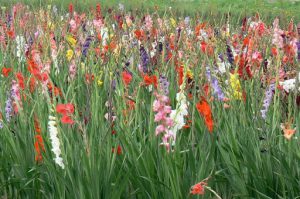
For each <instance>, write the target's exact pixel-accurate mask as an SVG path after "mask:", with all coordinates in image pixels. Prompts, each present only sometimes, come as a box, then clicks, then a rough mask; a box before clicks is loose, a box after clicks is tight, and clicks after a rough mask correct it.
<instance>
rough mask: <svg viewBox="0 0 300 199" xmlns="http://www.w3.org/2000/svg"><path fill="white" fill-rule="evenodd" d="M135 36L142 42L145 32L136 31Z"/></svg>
mask: <svg viewBox="0 0 300 199" xmlns="http://www.w3.org/2000/svg"><path fill="white" fill-rule="evenodd" d="M134 34H135V36H136V38H137V39H138V40H140V41H141V40H142V39H143V38H144V35H145V33H144V31H143V30H135V31H134Z"/></svg>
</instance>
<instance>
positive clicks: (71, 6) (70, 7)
mask: <svg viewBox="0 0 300 199" xmlns="http://www.w3.org/2000/svg"><path fill="white" fill-rule="evenodd" d="M69 13H70V14H72V13H73V4H72V3H70V4H69Z"/></svg>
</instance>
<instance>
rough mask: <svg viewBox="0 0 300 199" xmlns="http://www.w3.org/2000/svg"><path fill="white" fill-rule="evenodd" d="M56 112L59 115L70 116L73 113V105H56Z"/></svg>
mask: <svg viewBox="0 0 300 199" xmlns="http://www.w3.org/2000/svg"><path fill="white" fill-rule="evenodd" d="M56 112H58V113H60V114H63V115H65V114H72V113H74V105H73V104H57V105H56Z"/></svg>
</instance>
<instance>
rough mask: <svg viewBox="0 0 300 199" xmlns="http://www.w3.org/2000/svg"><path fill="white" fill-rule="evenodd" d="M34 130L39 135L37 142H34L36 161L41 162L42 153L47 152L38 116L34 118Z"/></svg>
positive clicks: (36, 136)
mask: <svg viewBox="0 0 300 199" xmlns="http://www.w3.org/2000/svg"><path fill="white" fill-rule="evenodd" d="M34 128H35V132H36V133H37V135H35V142H34V148H35V152H36V155H35V161H38V162H40V161H42V160H43V157H42V153H41V151H45V147H44V143H43V137H42V135H41V128H40V125H39V121H38V118H37V116H36V115H35V116H34Z"/></svg>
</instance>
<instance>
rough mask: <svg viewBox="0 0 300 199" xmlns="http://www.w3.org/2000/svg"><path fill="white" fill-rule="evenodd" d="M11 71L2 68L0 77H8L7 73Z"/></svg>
mask: <svg viewBox="0 0 300 199" xmlns="http://www.w3.org/2000/svg"><path fill="white" fill-rule="evenodd" d="M11 71H12V69H11V68H5V67H3V68H2V75H3V76H4V77H8V75H9V73H10V72H11Z"/></svg>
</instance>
